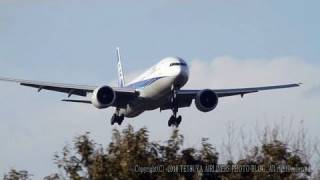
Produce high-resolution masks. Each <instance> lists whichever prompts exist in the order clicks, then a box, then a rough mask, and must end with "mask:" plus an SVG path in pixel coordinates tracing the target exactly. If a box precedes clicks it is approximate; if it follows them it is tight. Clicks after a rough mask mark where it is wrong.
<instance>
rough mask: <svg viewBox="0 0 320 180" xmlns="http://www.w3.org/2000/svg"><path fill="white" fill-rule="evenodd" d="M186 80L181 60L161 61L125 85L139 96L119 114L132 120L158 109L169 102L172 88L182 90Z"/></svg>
mask: <svg viewBox="0 0 320 180" xmlns="http://www.w3.org/2000/svg"><path fill="white" fill-rule="evenodd" d="M188 79H189V67H188V64H187V63H186V62H185V61H184V60H183V59H181V58H178V57H169V58H165V59H163V60H161V61H160V62H159V63H158V64H156V65H155V66H153V67H151V68H150V69H148V70H147V71H146V72H144V73H143V74H142V75H141V76H139V77H138V78H136V79H135V80H133V81H132V82H130V83H129V84H128V85H127V87H128V88H133V89H136V90H137V91H139V92H140V96H139V97H138V98H137V99H135V100H134V101H132V102H131V103H129V104H128V105H127V107H126V108H122V109H120V114H122V115H124V116H125V117H128V118H132V117H136V116H138V115H140V114H141V113H143V112H144V111H147V110H154V109H157V108H160V107H161V106H162V105H163V104H164V103H166V102H168V100H170V98H171V95H170V93H171V92H172V88H175V89H180V88H182V87H183V86H184V85H185V84H186V83H187V82H188Z"/></svg>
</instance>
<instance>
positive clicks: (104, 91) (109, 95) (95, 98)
mask: <svg viewBox="0 0 320 180" xmlns="http://www.w3.org/2000/svg"><path fill="white" fill-rule="evenodd" d="M115 100H116V93H115V92H114V90H113V89H112V88H111V87H109V86H102V87H99V88H97V89H95V90H94V91H93V95H92V99H91V102H92V104H93V105H94V106H95V107H96V108H98V109H103V108H107V107H110V106H112V105H113V104H114V102H115Z"/></svg>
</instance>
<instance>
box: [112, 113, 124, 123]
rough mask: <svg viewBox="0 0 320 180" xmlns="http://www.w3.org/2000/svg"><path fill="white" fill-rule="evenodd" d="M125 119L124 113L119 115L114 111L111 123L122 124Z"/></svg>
mask: <svg viewBox="0 0 320 180" xmlns="http://www.w3.org/2000/svg"><path fill="white" fill-rule="evenodd" d="M123 120H124V115H120V116H119V115H117V114H116V113H114V114H113V116H112V118H111V125H114V124H115V123H117V124H118V125H119V126H120V125H121V124H122V122H123Z"/></svg>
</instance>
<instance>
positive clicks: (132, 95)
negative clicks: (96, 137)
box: [0, 48, 300, 127]
mask: <svg viewBox="0 0 320 180" xmlns="http://www.w3.org/2000/svg"><path fill="white" fill-rule="evenodd" d="M117 59H118V78H119V87H110V86H107V85H106V86H86V85H73V84H61V83H50V82H42V81H29V80H22V79H12V78H0V80H1V81H10V82H16V83H19V84H20V85H23V86H28V87H33V88H37V89H38V92H40V91H41V90H50V91H58V92H62V93H66V94H67V95H68V98H70V96H71V95H77V96H83V97H87V96H91V99H89V100H88V99H85V100H81V99H78V100H75V99H64V100H62V101H66V102H74V103H86V104H92V105H93V106H94V107H96V108H98V109H104V108H108V107H114V108H115V113H114V115H113V116H112V118H111V124H112V125H113V124H115V123H118V124H119V125H121V123H122V122H123V120H124V118H125V117H127V118H133V117H136V116H138V115H140V114H141V113H143V112H144V111H149V110H155V109H158V108H159V109H160V110H161V111H162V110H172V112H173V115H172V116H171V117H170V120H169V121H168V126H176V127H178V126H179V124H180V123H181V119H182V118H181V116H178V115H177V113H178V109H179V108H184V107H189V106H191V104H192V101H193V100H194V102H195V105H196V107H197V109H198V110H199V111H202V112H209V111H212V110H214V109H215V108H216V107H217V105H218V100H219V98H222V97H226V96H234V95H241V97H243V96H244V95H245V94H249V93H256V92H259V91H263V90H271V89H281V88H291V87H297V86H299V85H300V83H299V84H286V85H278V86H265V87H254V88H238V89H200V90H185V89H181V88H182V87H183V86H184V85H185V84H186V83H187V82H188V78H189V67H188V64H187V63H186V62H185V61H184V60H183V59H181V58H179V57H168V58H165V59H163V60H161V61H160V62H159V63H158V64H156V65H154V66H153V67H151V68H150V69H148V70H147V71H146V72H144V73H143V74H142V75H141V76H139V77H137V78H136V79H134V80H133V81H132V82H130V83H128V84H125V80H124V76H123V71H122V65H121V59H120V52H119V48H117Z"/></svg>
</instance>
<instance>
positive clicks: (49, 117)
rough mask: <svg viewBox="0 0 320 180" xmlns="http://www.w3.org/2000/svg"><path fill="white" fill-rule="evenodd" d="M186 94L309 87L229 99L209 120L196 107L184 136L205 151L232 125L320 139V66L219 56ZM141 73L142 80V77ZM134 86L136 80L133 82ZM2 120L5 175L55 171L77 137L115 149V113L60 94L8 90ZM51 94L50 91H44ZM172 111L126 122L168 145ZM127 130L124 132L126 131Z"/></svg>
mask: <svg viewBox="0 0 320 180" xmlns="http://www.w3.org/2000/svg"><path fill="white" fill-rule="evenodd" d="M190 64H191V77H190V81H189V84H188V85H187V87H186V88H235V87H246V86H262V85H273V84H281V83H293V82H302V83H304V84H303V86H302V87H300V88H292V89H286V90H275V91H269V92H260V93H257V94H253V95H247V96H245V98H244V99H241V98H240V97H239V96H237V97H229V98H223V99H221V100H220V104H219V106H218V108H217V109H216V110H215V111H213V112H210V113H206V114H204V113H201V112H199V111H197V110H196V109H195V107H191V108H186V109H181V111H180V113H181V115H183V117H184V119H183V122H182V124H181V127H180V130H181V132H182V133H183V134H184V135H185V137H186V144H185V145H186V146H198V145H199V143H200V139H201V137H209V138H210V140H211V142H212V143H214V144H215V145H217V146H220V145H221V143H222V140H223V138H224V137H225V132H226V130H227V129H226V128H227V125H228V123H229V122H233V123H234V124H235V126H236V127H240V126H243V127H244V128H245V129H246V130H248V132H247V133H248V134H251V133H254V128H255V125H256V124H258V125H260V124H261V126H263V125H264V124H270V123H273V122H279V121H285V122H284V123H286V122H288V121H291V119H293V121H297V122H298V121H300V120H301V119H303V120H304V121H305V125H306V128H307V129H308V132H309V133H310V135H312V136H316V135H319V133H318V127H319V125H320V122H319V121H318V119H317V118H318V116H319V110H318V109H319V107H320V102H319V93H312V94H313V95H312V96H308V94H310V92H311V91H312V92H314V91H316V90H315V89H316V88H317V87H319V80H318V77H320V72H318V69H319V65H318V64H311V63H308V62H305V61H303V60H301V59H297V58H290V57H284V58H274V59H237V58H232V57H219V58H216V59H214V60H212V61H209V62H204V61H200V60H194V61H192V62H191V63H190ZM134 74H136V73H134ZM130 79H131V77H130ZM0 88H1V90H2V93H1V96H0V101H1V102H2V103H3V104H4V105H2V107H1V108H0V114H1V116H2V119H1V126H0V130H1V131H0V140H1V142H2V149H1V152H2V153H1V154H0V162H1V164H0V169H1V172H0V173H3V172H4V171H7V170H8V168H10V167H17V168H24V169H29V170H30V171H31V172H32V173H33V174H36V175H40V176H44V175H47V174H48V173H49V172H54V171H55V170H56V169H54V167H55V166H54V165H53V161H52V158H53V154H54V153H55V152H57V151H60V150H61V148H62V146H63V145H65V144H66V143H67V142H71V141H72V137H74V136H75V135H78V134H81V133H84V132H86V131H90V132H92V136H93V137H94V138H95V139H96V140H97V141H98V142H99V143H103V144H107V143H108V142H109V140H110V138H111V132H112V128H113V127H111V125H110V123H109V119H110V117H111V115H112V112H113V110H112V109H108V110H102V111H100V110H96V109H94V108H93V107H91V106H87V105H79V104H66V103H62V102H57V100H60V99H62V98H64V96H61V95H59V94H51V93H45V94H44V93H42V94H40V95H37V94H35V92H34V90H30V89H26V88H20V87H16V86H11V85H8V84H3V83H1V84H0ZM44 92H45V91H44ZM169 116H170V112H169V111H166V112H163V113H161V114H160V113H159V111H157V110H156V111H152V112H146V113H144V114H142V115H141V116H140V117H137V118H135V119H126V121H125V123H124V125H123V126H125V125H126V124H128V123H130V124H132V125H133V126H134V127H135V128H136V129H138V128H141V127H143V126H146V127H147V128H148V129H149V131H150V135H151V138H152V139H154V140H165V139H166V138H167V137H168V136H169V135H170V132H171V128H168V127H167V120H168V118H169ZM122 128H123V127H121V128H120V129H122Z"/></svg>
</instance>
